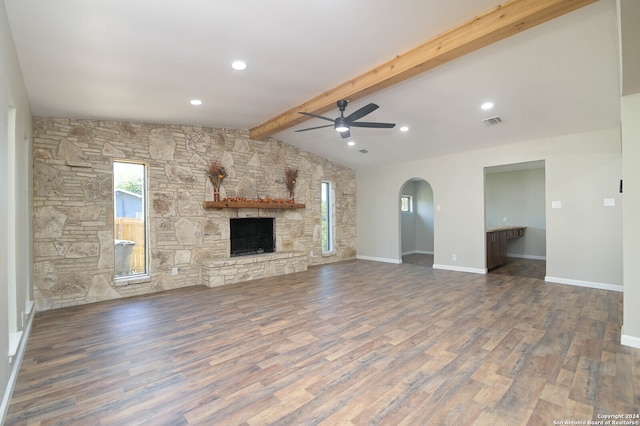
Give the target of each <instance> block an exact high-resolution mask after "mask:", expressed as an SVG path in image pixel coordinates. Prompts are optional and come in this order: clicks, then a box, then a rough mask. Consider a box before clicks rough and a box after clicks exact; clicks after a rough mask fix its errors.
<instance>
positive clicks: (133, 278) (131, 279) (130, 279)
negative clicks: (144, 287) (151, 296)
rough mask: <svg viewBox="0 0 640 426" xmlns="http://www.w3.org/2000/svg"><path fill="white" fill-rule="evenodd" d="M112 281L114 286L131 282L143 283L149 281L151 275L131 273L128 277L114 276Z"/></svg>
mask: <svg viewBox="0 0 640 426" xmlns="http://www.w3.org/2000/svg"><path fill="white" fill-rule="evenodd" d="M113 281H114V284H115V286H116V287H124V286H126V285H131V284H143V283H148V282H151V276H150V275H132V276H130V277H119V278H115V279H114V280H113Z"/></svg>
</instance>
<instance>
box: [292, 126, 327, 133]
mask: <svg viewBox="0 0 640 426" xmlns="http://www.w3.org/2000/svg"><path fill="white" fill-rule="evenodd" d="M323 127H333V124H327V125H324V126H317V127H309V128H308V129H300V130H296V132H306V131H307V130H315V129H322V128H323Z"/></svg>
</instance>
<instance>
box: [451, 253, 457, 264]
mask: <svg viewBox="0 0 640 426" xmlns="http://www.w3.org/2000/svg"><path fill="white" fill-rule="evenodd" d="M451 260H453V261H454V262H455V261H457V260H458V255H457V254H452V255H451Z"/></svg>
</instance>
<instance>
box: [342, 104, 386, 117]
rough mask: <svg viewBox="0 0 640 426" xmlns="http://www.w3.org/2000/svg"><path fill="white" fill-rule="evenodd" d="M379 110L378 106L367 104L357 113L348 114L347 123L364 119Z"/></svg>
mask: <svg viewBox="0 0 640 426" xmlns="http://www.w3.org/2000/svg"><path fill="white" fill-rule="evenodd" d="M378 108H379V106H378V105H376V104H368V105H365V106H363V107H362V108H360V109H359V110H357V111H354V112H352V113H351V114H349V115H348V116H347V117H346V119H347V120H348V121H355V120H357V119H359V118H362V117H364V116H365V115H367V114H371V113H372V112H373V111H375V110H377V109H378Z"/></svg>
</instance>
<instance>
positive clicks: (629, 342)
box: [620, 334, 640, 349]
mask: <svg viewBox="0 0 640 426" xmlns="http://www.w3.org/2000/svg"><path fill="white" fill-rule="evenodd" d="M620 344H621V345H624V346H631V347H632V348H638V349H640V337H635V336H629V335H627V334H622V335H621V336H620Z"/></svg>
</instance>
